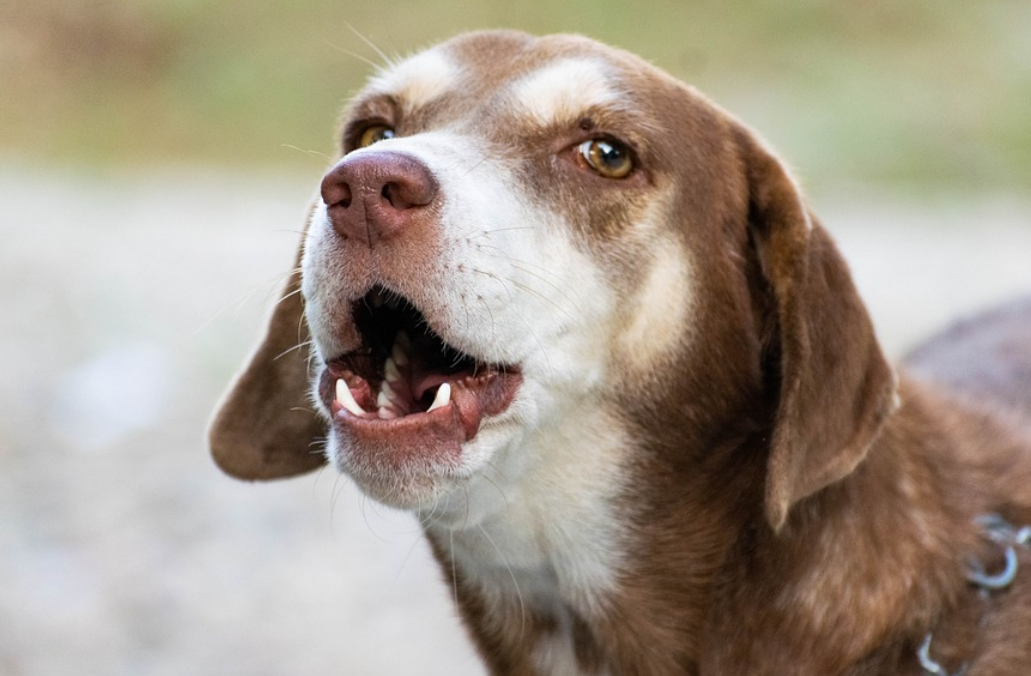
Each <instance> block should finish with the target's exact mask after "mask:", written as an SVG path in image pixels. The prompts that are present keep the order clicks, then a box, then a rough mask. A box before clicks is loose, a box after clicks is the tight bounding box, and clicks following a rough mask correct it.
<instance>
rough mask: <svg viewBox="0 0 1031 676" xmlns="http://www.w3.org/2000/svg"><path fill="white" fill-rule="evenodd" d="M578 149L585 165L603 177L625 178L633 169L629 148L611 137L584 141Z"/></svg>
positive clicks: (632, 159)
mask: <svg viewBox="0 0 1031 676" xmlns="http://www.w3.org/2000/svg"><path fill="white" fill-rule="evenodd" d="M578 150H579V151H580V154H581V155H583V158H584V160H585V161H586V162H587V165H588V166H589V167H590V168H591V169H593V170H594V171H596V172H597V173H598V174H599V175H601V176H604V177H605V178H626V177H627V176H629V175H630V172H631V171H633V170H634V158H633V157H632V156H631V154H630V149H629V148H627V147H626V146H625V145H623V144H622V143H620V142H619V141H616V140H613V139H603V138H596V139H591V140H590V141H584V142H583V143H581V144H580V146H579V148H578Z"/></svg>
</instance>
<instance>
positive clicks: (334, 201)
mask: <svg viewBox="0 0 1031 676" xmlns="http://www.w3.org/2000/svg"><path fill="white" fill-rule="evenodd" d="M321 192H322V201H323V202H325V204H326V206H327V207H332V206H337V205H339V206H341V207H343V208H345V209H346V208H347V207H349V206H351V186H350V185H349V184H348V183H347V181H346V180H345V179H344V178H343V177H342V176H340V175H339V174H338V173H337V172H335V171H333V172H330V173H329V174H327V175H326V177H325V178H324V179H322V189H321Z"/></svg>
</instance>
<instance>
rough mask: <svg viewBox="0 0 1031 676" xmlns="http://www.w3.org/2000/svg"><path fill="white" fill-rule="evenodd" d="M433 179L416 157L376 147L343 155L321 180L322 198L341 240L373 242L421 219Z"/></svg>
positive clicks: (428, 203)
mask: <svg viewBox="0 0 1031 676" xmlns="http://www.w3.org/2000/svg"><path fill="white" fill-rule="evenodd" d="M436 196H437V182H436V180H434V178H433V174H431V173H430V170H429V169H428V168H427V167H426V165H424V164H423V163H422V162H420V161H419V160H417V159H415V158H414V157H412V156H410V155H406V154H404V153H399V152H392V151H381V152H375V151H374V152H365V153H359V154H357V155H355V156H353V157H351V158H346V157H345V158H344V159H343V161H341V162H340V163H339V164H338V165H337V166H335V167H333V169H332V170H331V171H330V172H329V173H328V174H326V176H325V177H324V178H323V179H322V201H323V202H325V203H326V207H327V213H328V215H329V220H330V223H332V224H333V228H334V229H335V230H336V231H337V232H338V233H340V235H341V236H343V237H344V238H345V239H354V240H357V241H361V242H364V243H365V244H367V245H368V246H370V247H371V246H373V245H374V244H376V243H377V242H380V241H383V240H388V239H390V238H392V237H395V236H396V235H397V234H398V233H400V232H402V231H404V230H405V229H406V228H410V227H414V226H416V225H417V223H418V222H419V221H421V220H423V219H422V218H421V217H422V215H423V214H424V213H425V212H426V208H427V207H430V206H431V205H433V202H434V200H435V199H436Z"/></svg>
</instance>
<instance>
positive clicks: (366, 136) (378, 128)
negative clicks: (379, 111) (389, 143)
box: [355, 124, 394, 148]
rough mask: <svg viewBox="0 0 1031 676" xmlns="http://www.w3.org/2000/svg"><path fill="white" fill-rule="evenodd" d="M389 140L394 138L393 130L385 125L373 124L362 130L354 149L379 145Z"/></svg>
mask: <svg viewBox="0 0 1031 676" xmlns="http://www.w3.org/2000/svg"><path fill="white" fill-rule="evenodd" d="M391 138H394V130H393V129H391V128H390V127H388V126H387V125H385V124H374V125H370V126H368V127H366V128H365V129H364V130H362V133H361V135H359V136H358V143H357V144H356V145H355V147H356V148H367V147H369V146H371V145H372V144H373V143H379V142H380V141H386V140H387V139H391Z"/></svg>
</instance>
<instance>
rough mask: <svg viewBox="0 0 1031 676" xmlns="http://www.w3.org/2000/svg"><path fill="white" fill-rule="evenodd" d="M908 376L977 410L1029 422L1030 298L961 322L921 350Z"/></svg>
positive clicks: (908, 361) (909, 361)
mask: <svg viewBox="0 0 1031 676" xmlns="http://www.w3.org/2000/svg"><path fill="white" fill-rule="evenodd" d="M906 364H907V366H908V367H909V369H910V371H911V372H912V373H913V374H914V375H916V376H917V377H920V378H924V379H927V380H929V381H932V382H934V383H935V384H937V385H939V386H941V387H943V388H944V389H946V390H948V391H951V392H955V393H956V394H957V395H959V396H961V397H963V398H965V399H967V400H969V401H970V402H971V403H973V404H975V405H978V404H980V405H985V404H990V405H993V406H1001V407H1004V408H1007V409H1012V410H1014V411H1016V412H1017V413H1019V414H1020V415H1022V416H1023V417H1024V418H1025V419H1026V420H1027V421H1028V422H1031V297H1026V298H1021V299H1018V300H1015V301H1012V302H1010V303H1008V304H1006V305H1003V306H1001V307H998V308H995V309H993V310H990V311H987V312H983V313H981V314H978V315H977V316H974V317H970V318H968V319H965V320H963V321H960V322H957V323H955V324H953V325H952V326H950V327H949V328H947V329H945V330H944V331H942V332H941V333H940V334H938V335H937V336H935V337H933V338H932V339H930V340H929V341H927V342H925V343H924V344H922V345H920V346H919V347H917V348H916V349H915V350H913V351H912V352H911V353H910V355H909V356H908V357H907V359H906Z"/></svg>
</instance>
